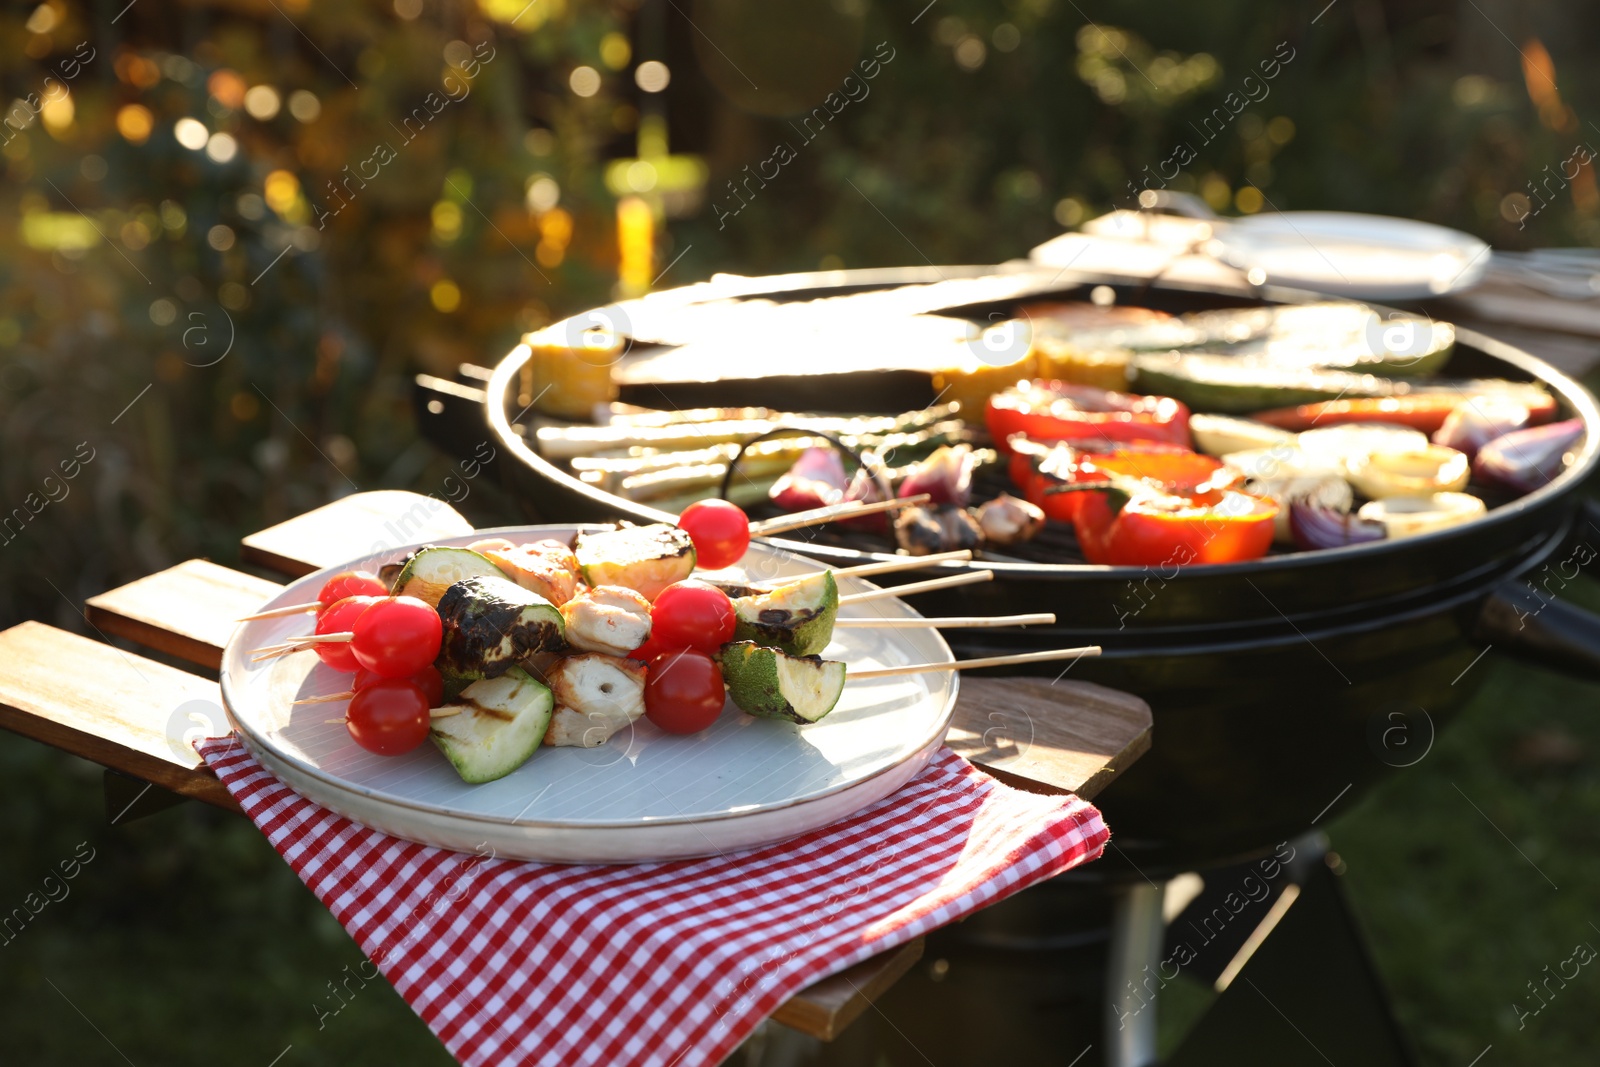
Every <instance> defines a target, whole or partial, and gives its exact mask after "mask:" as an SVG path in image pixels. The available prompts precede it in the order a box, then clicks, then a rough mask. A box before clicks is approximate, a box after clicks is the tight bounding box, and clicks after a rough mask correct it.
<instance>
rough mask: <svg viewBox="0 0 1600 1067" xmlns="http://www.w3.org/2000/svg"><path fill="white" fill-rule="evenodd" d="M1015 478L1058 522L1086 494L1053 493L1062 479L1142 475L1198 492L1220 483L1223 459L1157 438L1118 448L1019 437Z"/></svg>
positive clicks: (1064, 481)
mask: <svg viewBox="0 0 1600 1067" xmlns="http://www.w3.org/2000/svg"><path fill="white" fill-rule="evenodd" d="M1010 444H1011V446H1012V449H1013V451H1012V455H1011V467H1010V474H1011V480H1012V482H1014V483H1015V484H1016V486H1017V488H1018V489H1020V490H1021V491H1022V494H1023V496H1024V497H1025V498H1026V499H1027V500H1028V501H1029V502H1030V503H1032V504H1035V505H1037V506H1038V507H1040V508H1043V509H1044V513H1045V514H1046V515H1047V516H1049V517H1050V518H1052V519H1055V520H1056V521H1058V522H1071V521H1072V519H1073V516H1074V515H1076V514H1077V511H1078V507H1079V505H1080V503H1081V502H1082V499H1083V495H1082V494H1080V493H1052V492H1050V491H1049V490H1050V489H1051V488H1052V487H1054V486H1058V485H1075V484H1081V483H1084V482H1103V481H1105V480H1106V476H1107V475H1108V474H1115V475H1123V476H1126V477H1129V478H1138V479H1142V480H1144V481H1146V482H1148V483H1150V484H1151V485H1154V486H1158V487H1160V488H1161V489H1164V490H1166V491H1167V492H1174V493H1192V492H1194V491H1195V490H1196V489H1198V488H1199V487H1200V486H1201V485H1203V484H1205V483H1207V482H1209V483H1211V484H1212V485H1217V484H1218V481H1219V479H1218V477H1217V474H1218V472H1219V471H1224V470H1225V468H1224V467H1223V465H1222V462H1221V461H1220V460H1217V459H1213V458H1212V457H1210V456H1202V455H1200V454H1199V453H1197V452H1191V451H1190V450H1189V449H1187V448H1181V447H1179V446H1177V445H1169V444H1163V443H1161V442H1157V441H1134V442H1129V443H1127V444H1125V445H1122V446H1120V447H1116V448H1112V447H1110V446H1107V445H1105V444H1104V443H1101V444H1100V445H1098V446H1094V445H1092V444H1091V443H1090V442H1086V441H1075V442H1071V443H1068V442H1062V443H1059V444H1056V445H1053V446H1051V447H1050V448H1048V449H1045V448H1042V447H1041V446H1040V445H1039V444H1038V443H1036V442H1030V441H1025V440H1024V439H1022V438H1020V437H1016V438H1013V439H1012V440H1011V442H1010Z"/></svg>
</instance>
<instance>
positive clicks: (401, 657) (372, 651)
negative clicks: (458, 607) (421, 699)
mask: <svg viewBox="0 0 1600 1067" xmlns="http://www.w3.org/2000/svg"><path fill="white" fill-rule="evenodd" d="M352 630H353V631H354V632H355V638H354V639H353V640H352V641H351V642H350V649H351V651H352V652H354V653H355V657H356V662H357V663H358V664H360V665H361V666H363V667H365V668H366V669H367V670H369V671H371V672H372V673H373V674H376V675H377V676H378V677H380V678H409V677H411V676H412V675H413V674H416V673H417V672H418V671H420V670H422V668H424V667H427V666H430V665H431V664H432V663H433V661H434V660H436V659H438V658H439V642H440V641H441V640H442V639H443V637H444V624H443V623H442V622H440V621H439V613H438V612H437V611H435V610H434V609H433V608H431V607H429V606H428V604H427V602H426V601H423V600H418V599H417V598H416V597H414V596H392V597H384V598H383V599H381V600H379V601H378V602H377V603H375V604H373V605H372V606H371V607H370V608H368V609H367V610H366V611H365V612H363V613H362V615H361V617H360V618H359V619H357V620H356V624H355V626H354V627H352Z"/></svg>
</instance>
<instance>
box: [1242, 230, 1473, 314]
mask: <svg viewBox="0 0 1600 1067" xmlns="http://www.w3.org/2000/svg"><path fill="white" fill-rule="evenodd" d="M1217 242H1218V244H1219V246H1220V258H1221V259H1222V260H1224V261H1225V262H1227V263H1229V264H1232V265H1233V266H1235V267H1238V268H1239V269H1241V270H1247V271H1248V270H1250V269H1252V268H1259V269H1260V270H1261V271H1262V272H1263V273H1264V274H1265V275H1266V279H1265V281H1266V283H1267V284H1271V285H1286V286H1290V287H1292V288H1296V289H1311V290H1315V291H1316V292H1320V293H1329V294H1332V295H1334V296H1347V297H1355V298H1358V299H1367V300H1417V299H1423V298H1426V297H1436V296H1442V295H1444V294H1445V293H1451V292H1455V291H1457V290H1460V289H1466V288H1469V287H1470V286H1473V285H1476V284H1477V283H1478V281H1479V280H1480V279H1481V278H1482V277H1483V274H1484V272H1485V271H1486V270H1488V269H1489V255H1488V251H1489V246H1488V245H1486V244H1484V243H1483V242H1482V241H1480V240H1478V239H1477V238H1476V237H1473V236H1472V235H1470V234H1465V233H1461V232H1460V231H1458V230H1450V229H1446V228H1445V227H1443V226H1435V225H1433V224H1432V223H1427V222H1417V221H1415V220H1412V219H1398V218H1390V217H1388V216H1385V215H1358V214H1352V213H1349V212H1343V211H1286V212H1281V213H1275V214H1268V215H1252V216H1250V217H1248V218H1243V219H1237V220H1230V221H1229V222H1228V223H1227V224H1226V226H1219V227H1218V228H1217Z"/></svg>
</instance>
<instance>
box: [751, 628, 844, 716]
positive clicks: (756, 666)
mask: <svg viewBox="0 0 1600 1067" xmlns="http://www.w3.org/2000/svg"><path fill="white" fill-rule="evenodd" d="M721 659H722V677H723V678H724V679H725V680H726V681H727V683H728V696H730V697H731V698H733V702H734V703H735V704H737V705H739V707H740V709H741V710H743V711H745V712H747V713H749V714H751V715H755V716H757V717H759V718H763V719H785V720H787V721H789V722H796V723H799V724H800V725H802V726H804V725H806V724H807V723H813V722H816V721H817V720H818V719H821V718H823V717H824V716H825V715H827V714H828V712H830V711H832V710H833V708H834V705H836V704H838V703H839V695H840V694H841V693H843V692H844V681H845V673H846V672H845V665H844V664H843V663H836V662H833V661H831V660H824V659H823V658H822V657H821V656H789V655H785V654H784V653H782V652H780V651H778V650H777V649H775V648H763V647H762V646H760V645H758V644H755V643H754V642H752V641H730V642H728V643H727V644H725V645H723V646H722V656H721Z"/></svg>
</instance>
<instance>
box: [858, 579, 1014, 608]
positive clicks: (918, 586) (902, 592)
mask: <svg viewBox="0 0 1600 1067" xmlns="http://www.w3.org/2000/svg"><path fill="white" fill-rule="evenodd" d="M993 578H994V571H967V572H966V573H965V574H952V575H951V576H950V577H948V578H930V579H928V580H927V581H925V582H912V583H911V584H909V585H891V586H889V587H888V588H887V589H869V590H868V591H867V592H865V593H851V594H849V595H848V596H842V597H840V598H839V603H841V604H863V603H865V602H867V601H868V600H883V599H885V598H886V597H892V596H910V595H911V594H913V593H927V592H931V591H932V590H934V589H949V588H951V587H953V586H957V585H971V584H972V583H973V582H987V581H990V580H991V579H993Z"/></svg>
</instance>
